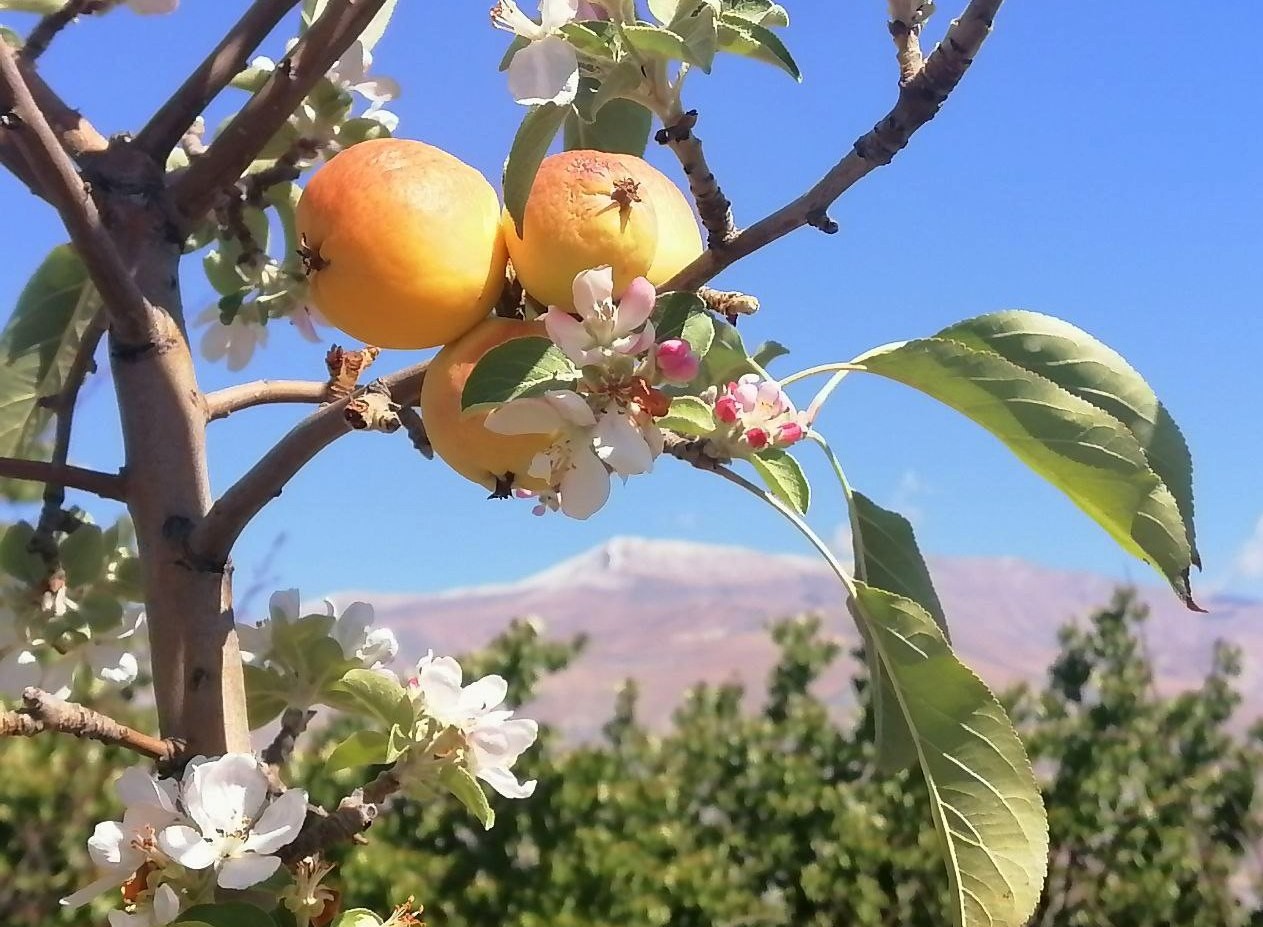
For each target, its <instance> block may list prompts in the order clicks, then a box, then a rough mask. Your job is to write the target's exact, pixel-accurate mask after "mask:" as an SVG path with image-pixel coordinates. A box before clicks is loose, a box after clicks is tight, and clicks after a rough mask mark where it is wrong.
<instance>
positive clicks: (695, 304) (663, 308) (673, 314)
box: [650, 290, 713, 343]
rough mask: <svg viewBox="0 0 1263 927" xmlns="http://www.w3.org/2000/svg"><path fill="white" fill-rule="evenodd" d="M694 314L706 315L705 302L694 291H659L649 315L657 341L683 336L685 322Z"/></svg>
mask: <svg viewBox="0 0 1263 927" xmlns="http://www.w3.org/2000/svg"><path fill="white" fill-rule="evenodd" d="M695 315H707V312H706V303H705V302H703V300H702V298H701V297H700V296H698V295H697V294H696V293H694V292H692V291H690V290H683V291H675V292H670V293H659V294H658V299H657V302H655V303H654V305H653V315H652V316H650V318H651V319H652V321H653V329H654V335H655V337H656V338H657V340H658V342H659V343H661V342H663V341H670V340H671V339H672V338H683V337H684V325H685V323H686V322H688V320H689V319H690V318H692V317H693V316H695ZM712 337H713V336H712Z"/></svg>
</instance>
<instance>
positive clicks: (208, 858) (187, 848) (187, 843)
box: [158, 824, 219, 869]
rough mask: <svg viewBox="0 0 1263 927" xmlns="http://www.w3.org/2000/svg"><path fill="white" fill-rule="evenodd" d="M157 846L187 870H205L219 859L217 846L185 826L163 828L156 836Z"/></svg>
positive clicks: (177, 825) (175, 825)
mask: <svg viewBox="0 0 1263 927" xmlns="http://www.w3.org/2000/svg"><path fill="white" fill-rule="evenodd" d="M158 846H159V847H160V848H161V849H162V852H163V853H166V854H167V855H168V856H170V857H171V858H172V859H173V860H175V861H176V862H177V863H179V864H180V865H181V866H184V867H185V868H187V869H206V868H208V867H210V866H213V865H215V863H216V861H218V859H219V844H218V843H217V842H214V841H211V840H204V839H203V838H202V835H201V834H199V833H198V832H197V831H196V830H194V829H193V828H191V827H189V826H188V825H186V824H173V825H172V826H171V827H166V828H163V829H162V831H160V832H159V834H158Z"/></svg>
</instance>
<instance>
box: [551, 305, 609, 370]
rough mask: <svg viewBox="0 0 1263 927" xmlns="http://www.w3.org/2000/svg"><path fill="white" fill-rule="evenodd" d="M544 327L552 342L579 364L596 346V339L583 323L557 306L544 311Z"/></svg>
mask: <svg viewBox="0 0 1263 927" xmlns="http://www.w3.org/2000/svg"><path fill="white" fill-rule="evenodd" d="M544 329H545V331H547V332H548V337H549V338H550V339H552V342H553V344H555V345H557V347H559V348H561V349H562V350H563V351H564V352H565V353H566V356H567V357H569V358H570V359H571V360H572V361H574V362H575V363H576V364H579V365H580V366H582V365H583V363H584V362H585V361H586V360H587V359H588V355H587V352H589V351H591V350H592V349H593V348H594V347H596V341H595V340H594V339H593V337H592V335H591V333H590V332H589V331H588V330H587V328H586V327H585V326H584V324H583V323H582V322H580V321H579V320H578V319H576V318H575V317H574V316H572V315H571V314H570V313H569V312H566V311H565V310H564V309H561V308H559V307H557V306H553V307H552V308H550V309H549V310H548V311H547V312H546V313H544Z"/></svg>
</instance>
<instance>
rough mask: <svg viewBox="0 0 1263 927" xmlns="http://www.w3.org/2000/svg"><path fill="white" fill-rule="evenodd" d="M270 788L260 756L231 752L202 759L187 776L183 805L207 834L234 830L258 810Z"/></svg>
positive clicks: (252, 816)
mask: <svg viewBox="0 0 1263 927" xmlns="http://www.w3.org/2000/svg"><path fill="white" fill-rule="evenodd" d="M267 789H268V784H267V777H266V776H265V775H264V774H263V770H261V769H260V768H259V762H258V760H256V759H255V758H254V757H253V756H251V755H250V754H249V753H229V754H226V755H225V756H221V757H219V758H218V759H215V760H209V761H208V762H205V763H202V764H201V765H200V766H198V767H197V768H196V769H194V770H193V774H192V779H191V781H189V780H188V779H187V778H186V781H185V785H184V789H183V793H184V795H183V797H184V807H185V809H186V810H187V811H188V813H189V817H191V818H192V819H193V821H194V822H195V823H196V824H197V826H198V827H199V828H200V829H201V831H202V833H203V834H204V835H206V836H207V837H209V836H211V835H212V834H214V833H216V832H219V831H223V832H227V833H233V832H234V831H236V830H238V829H240V828H241V826H242V824H243V823H244V822H245V821H247V820H249V819H252V818H254V816H255V815H256V814H257V813H258V811H259V809H260V808H261V807H262V805H263V802H264V801H265V800H266V799H267Z"/></svg>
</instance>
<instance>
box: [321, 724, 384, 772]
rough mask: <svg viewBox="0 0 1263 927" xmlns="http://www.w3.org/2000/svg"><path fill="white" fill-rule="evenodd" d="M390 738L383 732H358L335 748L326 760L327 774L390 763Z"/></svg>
mask: <svg viewBox="0 0 1263 927" xmlns="http://www.w3.org/2000/svg"><path fill="white" fill-rule="evenodd" d="M389 745H390V738H389V736H388V735H386V734H385V733H383V732H382V731H356V732H355V733H354V734H352V735H351V736H350V737H348V738H347V739H346V740H344V741H342V743H340V744H338V745H337V746H336V747H334V749H333V752H332V753H331V754H329V759H327V760H325V772H329V773H334V772H338V771H339V770H342V769H354V768H355V767H357V766H377V765H379V764H381V763H385V762H388V760H387V758H386V757H387V751H388V749H389Z"/></svg>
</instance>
